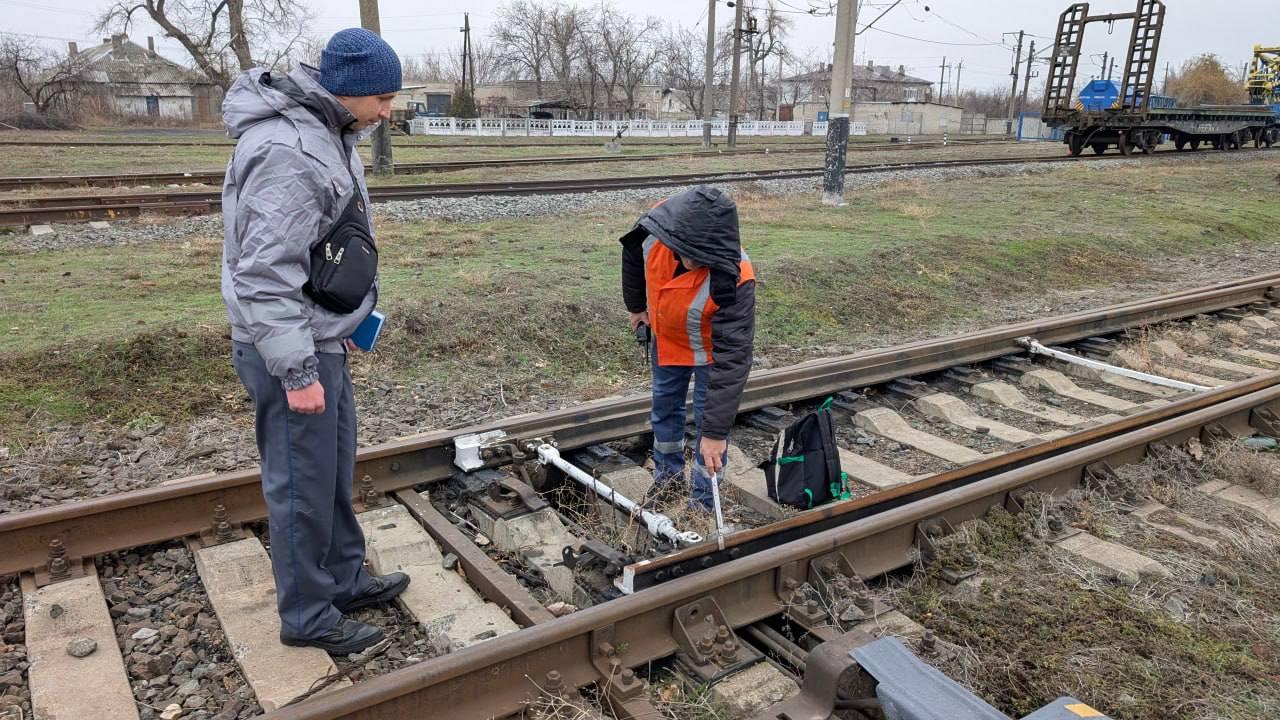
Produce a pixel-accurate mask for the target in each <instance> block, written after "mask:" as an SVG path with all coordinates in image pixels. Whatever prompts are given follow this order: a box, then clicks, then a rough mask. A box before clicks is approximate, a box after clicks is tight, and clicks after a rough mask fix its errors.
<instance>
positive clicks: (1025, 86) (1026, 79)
mask: <svg viewBox="0 0 1280 720" xmlns="http://www.w3.org/2000/svg"><path fill="white" fill-rule="evenodd" d="M1035 60H1036V41H1035V40H1032V41H1031V49H1030V50H1028V51H1027V72H1026V74H1025V75H1024V76H1023V78H1022V101H1021V102H1019V103H1018V105H1019V107H1024V108H1025V107H1026V106H1027V91H1028V90H1029V89H1030V87H1031V65H1032V63H1034V62H1035Z"/></svg>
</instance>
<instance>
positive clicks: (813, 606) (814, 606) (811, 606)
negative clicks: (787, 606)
mask: <svg viewBox="0 0 1280 720" xmlns="http://www.w3.org/2000/svg"><path fill="white" fill-rule="evenodd" d="M804 611H805V612H806V613H808V614H809V615H817V614H818V601H817V600H814V599H812V598H810V599H809V600H808V601H806V602H805V604H804Z"/></svg>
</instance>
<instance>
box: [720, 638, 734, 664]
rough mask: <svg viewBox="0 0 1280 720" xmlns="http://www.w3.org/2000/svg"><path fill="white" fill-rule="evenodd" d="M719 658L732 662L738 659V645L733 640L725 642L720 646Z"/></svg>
mask: <svg viewBox="0 0 1280 720" xmlns="http://www.w3.org/2000/svg"><path fill="white" fill-rule="evenodd" d="M720 657H722V658H724V659H725V660H728V661H729V662H733V661H734V660H736V659H737V658H738V643H736V642H734V641H733V640H726V641H725V642H724V643H723V644H721V645H720Z"/></svg>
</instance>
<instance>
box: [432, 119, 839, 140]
mask: <svg viewBox="0 0 1280 720" xmlns="http://www.w3.org/2000/svg"><path fill="white" fill-rule="evenodd" d="M819 124H820V125H822V126H823V130H822V132H824V133H825V132H826V123H815V132H817V130H816V126H817V125H819ZM804 126H805V123H804V121H803V120H791V121H786V122H777V121H772V120H740V121H739V122H738V134H739V135H773V136H786V135H792V136H795V135H804ZM619 130H622V131H623V133H622V137H624V138H627V137H701V136H702V121H701V120H537V119H532V118H474V119H462V118H452V117H428V118H414V119H413V120H411V121H410V122H409V134H410V135H477V136H486V137H503V136H522V135H523V136H529V137H539V136H542V137H613V136H615V135H617V134H618V131H619ZM711 134H712V135H722V136H723V135H728V134H729V123H728V121H727V120H715V121H712V123H711Z"/></svg>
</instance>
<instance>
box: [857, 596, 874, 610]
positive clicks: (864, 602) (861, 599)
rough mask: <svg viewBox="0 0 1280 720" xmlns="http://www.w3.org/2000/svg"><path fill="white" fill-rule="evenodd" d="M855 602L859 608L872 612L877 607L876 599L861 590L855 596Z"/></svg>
mask: <svg viewBox="0 0 1280 720" xmlns="http://www.w3.org/2000/svg"><path fill="white" fill-rule="evenodd" d="M853 604H854V605H855V606H857V608H858V609H859V610H862V611H864V612H870V611H871V610H872V609H873V608H874V607H875V605H876V601H875V600H874V599H872V597H871V596H870V595H868V594H867V593H864V592H860V593H858V594H857V595H854V596H853Z"/></svg>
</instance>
